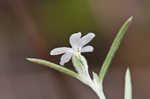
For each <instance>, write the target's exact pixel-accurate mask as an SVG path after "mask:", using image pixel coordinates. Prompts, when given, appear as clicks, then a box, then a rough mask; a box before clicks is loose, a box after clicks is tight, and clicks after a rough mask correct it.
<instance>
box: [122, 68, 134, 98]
mask: <svg viewBox="0 0 150 99" xmlns="http://www.w3.org/2000/svg"><path fill="white" fill-rule="evenodd" d="M124 99H132V82H131V74H130V69H129V68H128V69H127V71H126V75H125V95H124Z"/></svg>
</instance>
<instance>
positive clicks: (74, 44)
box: [70, 32, 81, 48]
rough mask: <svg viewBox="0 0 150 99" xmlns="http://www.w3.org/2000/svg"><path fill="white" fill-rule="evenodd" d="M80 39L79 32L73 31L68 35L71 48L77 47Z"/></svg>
mask: <svg viewBox="0 0 150 99" xmlns="http://www.w3.org/2000/svg"><path fill="white" fill-rule="evenodd" d="M80 39H81V32H78V33H74V34H72V35H71V36H70V44H71V46H72V47H73V48H76V47H77V48H78V46H79V43H80Z"/></svg>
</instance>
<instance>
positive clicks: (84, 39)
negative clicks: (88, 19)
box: [80, 33, 95, 47]
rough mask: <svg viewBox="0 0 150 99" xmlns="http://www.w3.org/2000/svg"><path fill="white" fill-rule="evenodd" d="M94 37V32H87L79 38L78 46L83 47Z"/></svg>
mask: <svg viewBox="0 0 150 99" xmlns="http://www.w3.org/2000/svg"><path fill="white" fill-rule="evenodd" d="M94 37H95V34H94V33H88V34H87V35H85V36H83V37H82V38H81V42H80V47H83V46H84V45H86V44H87V43H89V42H90V41H91V40H92V39H93V38H94Z"/></svg>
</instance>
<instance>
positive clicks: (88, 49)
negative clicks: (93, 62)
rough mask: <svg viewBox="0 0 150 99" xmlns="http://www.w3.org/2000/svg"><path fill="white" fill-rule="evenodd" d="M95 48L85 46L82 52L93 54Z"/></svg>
mask: <svg viewBox="0 0 150 99" xmlns="http://www.w3.org/2000/svg"><path fill="white" fill-rule="evenodd" d="M93 50H94V47H93V46H85V47H83V48H82V49H81V52H93Z"/></svg>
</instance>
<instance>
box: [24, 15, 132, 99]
mask: <svg viewBox="0 0 150 99" xmlns="http://www.w3.org/2000/svg"><path fill="white" fill-rule="evenodd" d="M132 18H133V17H130V18H129V19H128V20H127V21H126V22H125V23H124V24H123V26H122V27H121V29H120V30H119V32H118V33H117V36H116V37H115V39H114V41H113V43H112V46H111V48H110V50H109V52H108V54H107V56H106V59H105V60H104V63H103V65H102V68H101V69H100V72H99V74H97V73H95V72H93V74H92V77H91V76H90V74H89V71H88V63H87V60H86V58H85V57H84V56H83V55H82V54H81V53H83V52H93V50H94V48H93V47H92V46H90V45H87V46H86V44H87V43H89V42H90V41H91V40H92V39H93V38H94V37H95V34H94V33H88V34H87V35H85V36H83V37H81V32H78V33H74V34H72V35H71V36H70V39H69V41H70V45H71V47H72V48H69V47H59V48H55V49H53V50H52V51H51V52H50V54H51V55H59V54H63V55H62V56H61V59H60V63H59V64H60V65H57V64H54V63H52V62H49V61H46V60H42V59H37V58H27V60H28V61H31V62H34V63H38V64H42V65H44V66H48V67H50V68H53V69H55V70H58V71H60V72H63V73H65V74H68V75H70V76H72V77H74V78H76V79H78V80H80V81H81V82H82V83H84V84H86V85H87V86H89V87H90V88H91V89H92V90H93V91H94V92H95V93H96V94H97V96H98V98H99V99H106V96H105V94H104V91H103V79H104V76H105V74H106V72H107V70H108V67H109V66H110V63H111V61H112V58H113V56H114V55H115V52H116V51H117V49H118V48H119V45H120V42H121V40H122V38H123V36H124V34H125V32H126V30H127V29H128V26H129V23H130V22H131V21H132ZM70 60H72V63H73V67H74V68H75V70H76V72H74V71H72V70H70V69H67V68H65V67H63V66H61V65H64V64H65V63H67V62H68V61H70ZM124 99H132V85H131V77H130V70H129V68H128V69H127V71H126V76H125V95H124Z"/></svg>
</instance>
